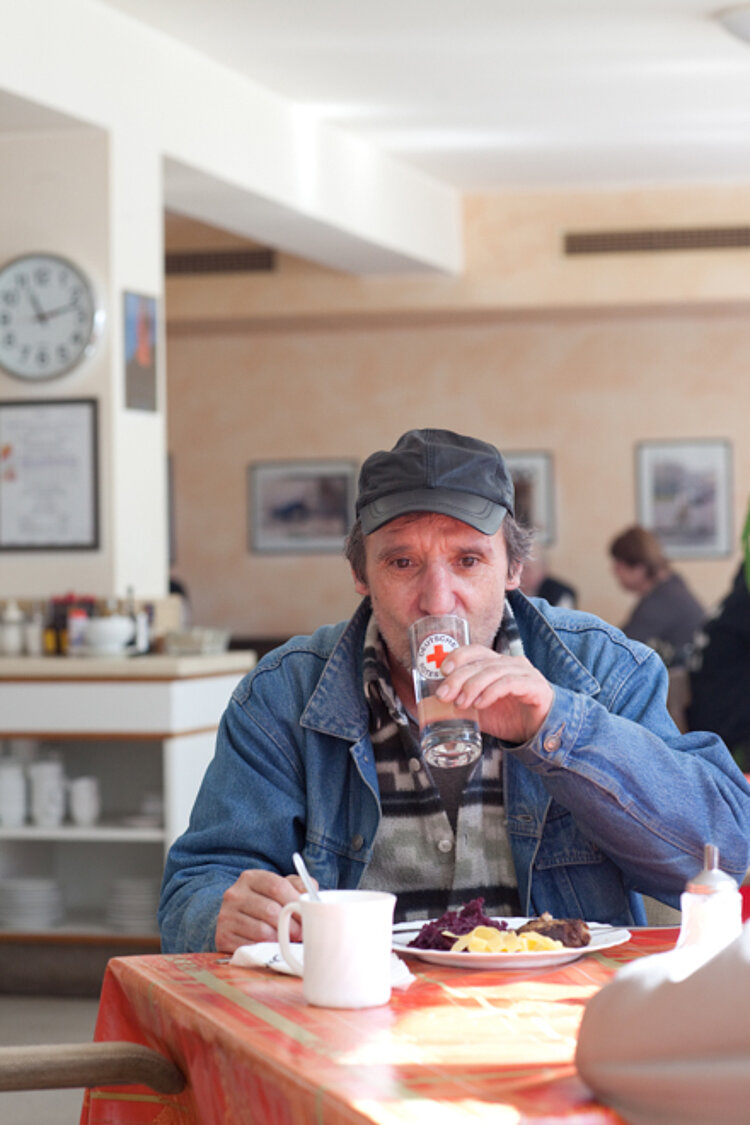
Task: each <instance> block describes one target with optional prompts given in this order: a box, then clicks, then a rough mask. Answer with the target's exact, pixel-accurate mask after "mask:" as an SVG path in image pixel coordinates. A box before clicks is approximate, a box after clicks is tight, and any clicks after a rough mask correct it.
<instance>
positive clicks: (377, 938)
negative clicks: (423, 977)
mask: <svg viewBox="0 0 750 1125" xmlns="http://www.w3.org/2000/svg"><path fill="white" fill-rule="evenodd" d="M320 898H321V901H320V902H315V901H314V900H313V899H311V898H310V896H309V895H302V897H301V898H300V899H299V901H298V902H288V903H287V904H286V906H284V907H283V909H282V911H281V914H280V916H279V925H278V933H279V946H280V949H281V954H282V956H283V958H284V960H285V961H286V963H287V964H288V965H289V967H290V968H291V969H293V970H294V972H295V973H299V975H300V976H301V977H302V979H303V993H304V997H305V1000H307V1002H308V1004H315V1005H316V1006H317V1007H319V1008H375V1007H377V1006H378V1005H380V1004H387V1003H388V1000H389V999H390V995H391V941H392V932H393V909H394V907H395V905H396V896H395V895H392V894H388V893H386V892H384V891H321V892H320ZM293 914H296V915H297V916H298V917H299V918H300V919H301V921H302V936H303V944H302V946H300V945H299V944H293V943H292V942H290V940H289V924H290V922H291V919H292V915H293ZM295 949H296V950H297V951H298V952H299V951H300V949H301V950H302V958H303V960H302V961H300V960H299V957H298V956H297V954H295Z"/></svg>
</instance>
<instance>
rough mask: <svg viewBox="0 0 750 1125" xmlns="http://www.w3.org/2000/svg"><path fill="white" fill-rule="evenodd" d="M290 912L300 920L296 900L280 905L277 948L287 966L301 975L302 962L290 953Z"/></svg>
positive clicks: (299, 910)
mask: <svg viewBox="0 0 750 1125" xmlns="http://www.w3.org/2000/svg"><path fill="white" fill-rule="evenodd" d="M292 914H296V915H297V916H298V917H299V919H300V921H302V911H301V909H300V905H299V903H298V902H288V903H287V904H286V906H282V908H281V914H280V915H279V924H278V927H277V929H278V938H279V949H280V950H281V956H282V957H283V958H284V960H285V961H286V963H287V965H288V966H289V968H290V969H292V970H293V971H294V972H295V973H296V974H297V976H300V977H301V976H302V974H303V972H304V968H303V965H302V962H301V961H298V960H297V958H296V957H295V956H294V954H293V953H292V943H291V941H290V940H289V924H290V922H291V920H292Z"/></svg>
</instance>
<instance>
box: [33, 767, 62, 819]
mask: <svg viewBox="0 0 750 1125" xmlns="http://www.w3.org/2000/svg"><path fill="white" fill-rule="evenodd" d="M28 771H29V780H30V782H31V819H32V821H33V822H34V824H36V825H38V826H39V827H40V828H56V827H57V826H58V825H60V824H62V822H63V820H64V818H65V786H66V782H65V773H64V771H63V767H62V762H57V761H39V762H32V763H31V764H30V765H29V767H28Z"/></svg>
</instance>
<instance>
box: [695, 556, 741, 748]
mask: <svg viewBox="0 0 750 1125" xmlns="http://www.w3.org/2000/svg"><path fill="white" fill-rule="evenodd" d="M748 569H750V568H748V566H747V564H746V563H745V561H744V560H743V562H742V563H740V566H739V568H738V569H737V572H736V573H735V576H734V579H733V581H732V588H731V589H730V591H729V593H728V594H727V596H726V597H725V598H724V600H723V602H722V603H721V605H720V606H719V610H718V612H717V614H716V615H715V616H714V617H712V618H711V619H710V621H708V622H707V624H706V626H705V628H704V630H703V632H702V633H701V634H700V635H699V638H698V643H697V645H696V648H695V652H694V654H693V658H692V660H691V665H690V696H691V702H690V704H689V706H688V709H687V719H688V724H689V726H690V729H691V730H698V729H700V730H710V731H713V732H714V734H718V735H719V736H720V737H721V738H722V739H723V740H724V742H726V744H727V746H728V747H729V749H730V750H731V751H732V753H733V754H734V756H735V758H736V759H737V762H738V764H739V765H740V766H741V767H742V768H743V769H745V770H750V690H748V688H749V686H750V589H749V588H748V573H747V572H748Z"/></svg>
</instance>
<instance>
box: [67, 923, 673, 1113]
mask: <svg viewBox="0 0 750 1125" xmlns="http://www.w3.org/2000/svg"><path fill="white" fill-rule="evenodd" d="M677 933H678V931H677V930H676V929H644V930H636V931H634V933H633V938H632V940H631V941H630V942H628V943H627V944H626V945H623V946H620V947H618V948H615V949H610V950H606V951H602V952H601V953H591V954H588V955H586V956H584V957H582V958H581V959H580V960H578V961H575V962H573V963H571V964H568V965H565V966H562V967H561V968H559V969H556V970H554V971H539V970H537V971H533V972H532V971H530V972H527V971H521V972H500V971H475V970H464V969H454V968H446V967H437V966H435V965H430V964H426V963H424V962H421V961H418V960H415V959H412V958H410V959H409V967H410V969H411V970H412V971H413V972H414V973H415V975H416V977H417V979H416V981H415V982H414V983H413V984H412V985H411V986H410V987H409V989H407V990H406V991H403V992H400V991H394V993H393V996H392V998H391V1001H390V1003H389V1004H388V1005H386V1006H385V1007H382V1008H370V1009H367V1010H364V1011H342V1010H334V1009H323V1008H313V1007H310V1006H308V1005H307V1004H306V1003H305V1001H304V999H303V997H302V983H301V981H300V980H299V979H298V978H296V977H290V976H285V975H282V974H279V973H275V972H273V971H272V970H270V969H242V968H236V967H234V966H232V965H230V964H227V963H226V962H224V961H222V959H221V958H220V957H218V956H217V955H215V954H182V955H172V956H158V955H153V956H140V957H116V958H114V959H113V960H112V961H110V963H109V965H108V968H107V972H106V975H105V980H104V984H103V989H102V995H101V1001H100V1006H99V1017H98V1022H97V1026H96V1033H95V1038H96V1039H97V1040H115V1039H126V1040H130V1041H134V1042H139V1043H145V1044H147V1045H148V1046H151V1047H154V1048H155V1049H157V1050H159V1051H161V1052H162V1053H163V1054H165V1055H168V1056H169V1057H170V1058H172V1059H173V1060H174V1061H175V1062H176V1063H177V1065H178V1066H179V1067H180V1068H181V1069H182V1070H183V1072H184V1073H185V1074H186V1075H187V1076H188V1086H187V1088H186V1090H185V1091H184V1092H183V1093H182V1094H180V1095H177V1096H173V1097H168V1096H164V1095H159V1094H155V1093H154V1092H153V1091H149V1090H147V1089H145V1088H140V1087H122V1088H118V1089H115V1088H107V1089H99V1090H92V1091H89V1092H87V1094H86V1097H85V1100H84V1105H83V1112H82V1117H81V1123H82V1125H146V1123H154V1125H157V1123H158V1125H193V1123H200V1125H213V1123H215V1125H227V1123H229V1122H242V1123H243V1125H245V1123H247V1125H303V1123H304V1125H312V1123H314V1125H360V1123H362V1122H374V1123H378V1125H416V1123H417V1122H418V1123H419V1125H443V1123H447V1122H450V1125H460V1123H462V1122H466V1123H469V1122H471V1123H474V1125H476V1123H481V1122H485V1121H486V1122H488V1123H489V1122H492V1125H551V1123H553V1122H563V1123H564V1125H615V1123H619V1122H620V1118H619V1117H618V1116H617V1114H615V1113H614V1112H613V1111H612V1110H610V1109H607V1108H605V1107H604V1106H601V1105H600V1104H599V1103H597V1102H595V1101H594V1100H593V1098H592V1097H591V1095H590V1094H589V1092H588V1091H587V1089H586V1087H585V1086H584V1085H583V1083H582V1082H581V1081H580V1080H579V1078H578V1076H577V1074H576V1071H575V1067H574V1065H573V1059H574V1053H575V1044H576V1036H577V1033H578V1027H579V1024H580V1020H581V1017H582V1015H583V1009H584V1006H585V1004H586V1001H587V1000H588V998H589V997H590V996H592V995H593V994H594V993H595V992H597V991H598V990H599V988H601V986H602V985H603V984H605V983H606V982H607V981H608V980H609V979H610V977H611V976H612V975H613V973H614V972H615V971H616V969H617V968H618V967H619V966H620V965H621V964H623V963H624V962H625V961H629V960H631V959H632V958H634V957H638V956H642V955H644V954H649V953H658V952H663V951H664V950H666V949H670V948H672V946H673V945H674V942H675V941H676V938H677Z"/></svg>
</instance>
